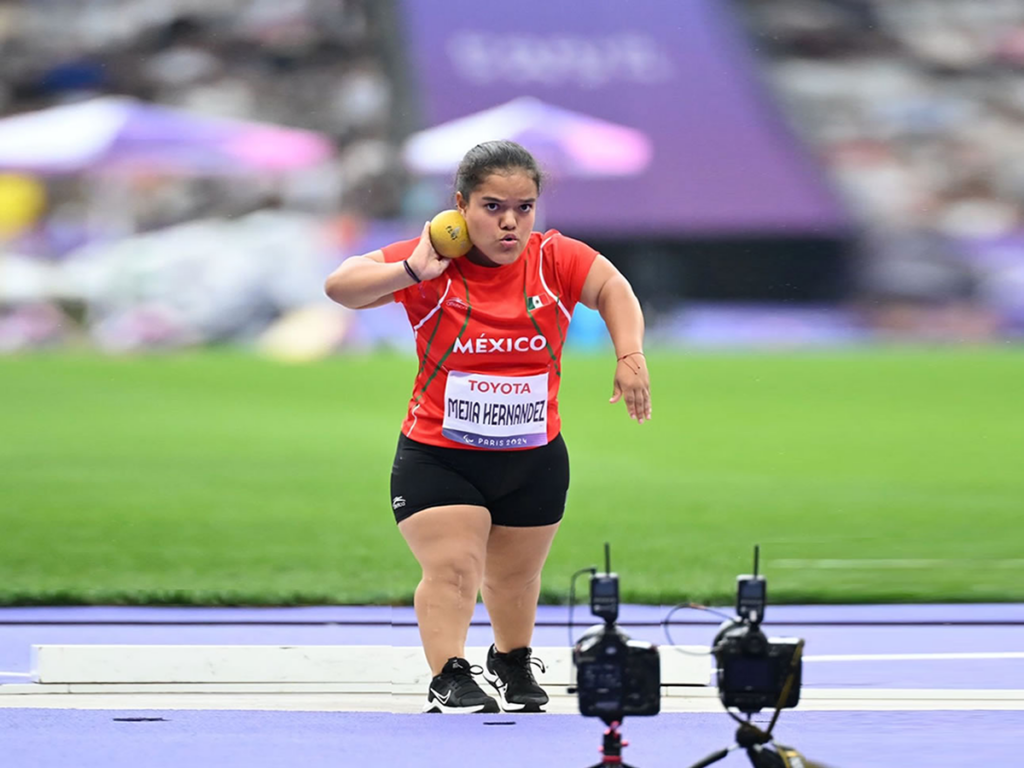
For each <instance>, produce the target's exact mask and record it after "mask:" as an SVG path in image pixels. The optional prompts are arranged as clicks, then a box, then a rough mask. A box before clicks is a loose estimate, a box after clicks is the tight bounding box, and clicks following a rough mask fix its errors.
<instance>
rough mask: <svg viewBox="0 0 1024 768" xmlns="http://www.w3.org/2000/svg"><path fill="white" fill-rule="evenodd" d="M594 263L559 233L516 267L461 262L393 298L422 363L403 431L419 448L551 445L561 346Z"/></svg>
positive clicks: (406, 244) (393, 251)
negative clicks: (423, 445) (404, 315)
mask: <svg viewBox="0 0 1024 768" xmlns="http://www.w3.org/2000/svg"><path fill="white" fill-rule="evenodd" d="M418 241H419V240H418V238H417V239H414V240H406V241H403V242H400V243H394V244H392V245H389V246H386V247H385V248H384V249H383V253H384V260H385V261H386V262H389V263H393V262H398V261H403V260H405V259H407V258H408V257H409V256H410V255H411V254H412V252H413V249H415V247H416V243H417V242H418ZM596 257H597V252H596V251H594V250H593V249H592V248H590V247H589V246H587V245H586V244H584V243H582V242H580V241H578V240H573V239H572V238H569V237H565V236H564V235H562V234H561V233H559V232H557V231H555V230H549V231H548V232H545V233H544V234H543V235H542V234H541V233H539V232H533V233H531V234H530V237H529V240H528V242H527V245H526V248H525V249H524V250H523V253H522V254H521V255H520V257H519V258H518V259H516V261H515V262H514V263H512V264H506V265H504V266H500V267H483V266H480V265H479V264H474V263H473V262H471V261H469V259H465V258H462V259H456V260H454V261H453V262H452V263H451V264H450V265H449V267H448V269H446V270H445V271H444V273H443V274H442V275H441V276H440V277H437V278H434V279H433V280H428V281H424V282H422V283H419V284H417V285H413V286H410V287H408V288H404V289H402V290H400V291H396V292H395V294H394V296H395V301H397V302H400V303H401V304H403V305H404V306H405V311H406V313H407V314H408V316H409V322H410V324H411V325H412V329H413V333H414V335H415V337H416V354H417V357H418V359H419V370H418V372H417V374H416V382H415V384H414V386H413V392H412V396H411V398H410V399H409V410H408V412H407V415H406V418H405V422H404V423H403V424H402V432H403V433H404V434H405V435H406V436H407V437H409V438H411V439H413V440H417V441H419V442H421V443H427V444H430V445H438V446H444V447H448V448H455V447H458V448H468V449H483V450H515V449H522V448H533V447H536V446H539V445H546V444H547V443H548V442H549V441H551V440H552V439H554V438H555V437H556V436H557V435H558V432H559V429H560V427H561V419H560V418H559V415H558V385H559V383H560V382H561V378H562V360H561V359H562V347H563V345H564V343H565V336H566V332H567V331H568V328H569V321H570V320H571V319H572V312H573V309H574V308H575V306H576V303H577V302H578V301H579V298H580V294H581V293H582V291H583V284H584V282H585V281H586V279H587V274H588V273H589V272H590V267H591V266H592V265H593V263H594V259H595V258H596Z"/></svg>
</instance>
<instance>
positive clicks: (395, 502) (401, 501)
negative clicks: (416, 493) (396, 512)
mask: <svg viewBox="0 0 1024 768" xmlns="http://www.w3.org/2000/svg"><path fill="white" fill-rule="evenodd" d="M404 506H405V497H404V496H395V498H394V499H392V500H391V508H392V509H398V508H399V507H404Z"/></svg>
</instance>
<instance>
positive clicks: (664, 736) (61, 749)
mask: <svg viewBox="0 0 1024 768" xmlns="http://www.w3.org/2000/svg"><path fill="white" fill-rule="evenodd" d="M117 718H163V719H162V720H159V721H141V722H130V721H129V722H126V721H123V720H118V719H117ZM0 721H2V725H3V727H0V755H3V765H4V766H5V768H67V766H75V768H121V767H122V766H124V767H125V768H127V767H128V766H133V767H134V766H145V768H180V767H181V766H189V767H190V768H224V767H225V766H245V767H246V768H270V767H271V766H274V767H276V766H291V765H296V764H301V765H302V766H303V768H319V767H320V766H323V767H324V768H339V767H342V766H370V767H371V768H454V767H455V766H474V767H476V766H482V767H484V768H524V766H526V767H528V768H549V767H550V768H574V767H576V766H578V767H579V768H585V767H586V766H590V765H593V764H594V763H596V762H598V761H599V759H600V757H599V755H598V752H597V747H598V746H599V745H600V743H601V733H602V730H603V725H602V724H601V723H600V721H597V720H593V719H589V718H582V717H574V716H569V715H539V716H538V715H534V716H526V717H513V716H510V715H494V716H492V717H487V716H485V717H476V716H469V717H443V716H440V717H430V716H426V715H390V714H376V713H321V712H238V711H220V712H195V711H167V712H154V711H149V710H147V711H144V712H136V711H131V710H124V711H111V710H104V711H85V710H60V711H53V710H0ZM488 723H500V724H494V725H488ZM734 728H735V724H734V723H733V722H732V721H731V720H730V719H729V718H728V717H727V716H726V715H725V714H724V713H722V714H665V715H660V716H658V717H653V718H633V719H627V721H626V722H625V724H624V726H623V736H624V737H625V739H626V741H627V742H628V743H629V745H628V746H627V747H626V748H625V750H624V752H623V757H624V758H625V760H626V761H627V762H628V763H629V764H631V765H634V766H637V767H638V768H687V767H688V766H690V765H692V764H693V763H694V762H696V761H697V760H698V759H700V758H702V757H704V756H705V755H707V754H709V753H711V752H713V751H715V750H717V749H721V748H723V747H726V746H728V745H730V744H731V743H732V739H733V733H734ZM775 733H776V736H777V737H778V739H779V741H781V742H782V743H784V744H791V745H793V746H795V747H796V748H798V749H799V750H800V751H801V752H802V753H803V754H804V755H805V756H806V757H808V758H809V759H812V760H819V761H822V762H823V763H824V764H826V765H829V766H833V768H896V766H901V767H902V766H922V767H923V766H928V768H961V767H962V766H965V765H992V766H1010V765H1016V764H1017V762H1018V757H1019V736H1020V734H1021V733H1024V712H984V713H981V712H924V713H916V712H885V713H875V712H801V711H799V710H794V711H791V712H785V713H783V716H782V718H781V719H780V720H779V724H778V725H777V727H776V729H775ZM749 764H750V763H749V761H748V759H747V757H746V756H745V755H742V754H730V755H729V756H728V757H727V758H726V759H725V760H724V761H722V762H721V763H719V765H722V766H732V767H733V768H735V767H736V766H747V765H749Z"/></svg>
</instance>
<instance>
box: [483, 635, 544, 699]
mask: <svg viewBox="0 0 1024 768" xmlns="http://www.w3.org/2000/svg"><path fill="white" fill-rule="evenodd" d="M532 653H533V651H532V650H531V649H530V648H516V649H515V650H514V651H509V652H508V653H498V650H497V649H496V648H495V647H494V646H493V645H492V646H491V649H490V650H489V651H487V673H486V674H485V675H484V679H485V680H486V681H487V682H488V683H490V684H491V685H492V686H494V690H496V691H497V692H498V701H499V702H500V703H501V708H502V709H503V710H505V711H506V712H543V711H544V710H543V709H541V707H543V706H544V705H545V704H547V703H548V695H547V694H546V693H544V689H543V688H541V687H540V686H539V685H537V680H536V679H535V678H534V676H533V669H531V667H532V666H537V667H539V668H540V671H541V672H546V671H547V670H546V669H545V667H544V662H543V661H541V660H540V659H534V658H532V657H531V654H532Z"/></svg>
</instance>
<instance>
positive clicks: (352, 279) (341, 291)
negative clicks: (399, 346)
mask: <svg viewBox="0 0 1024 768" xmlns="http://www.w3.org/2000/svg"><path fill="white" fill-rule="evenodd" d="M406 261H407V262H408V264H409V268H410V269H412V271H413V272H414V273H415V274H416V276H417V277H419V279H420V280H421V281H423V280H433V279H434V278H435V277H437V276H438V275H440V274H441V273H442V272H444V271H445V270H446V269H447V268H448V264H449V263H450V262H451V259H445V258H442V257H441V256H439V255H438V253H437V251H435V250H434V247H433V245H431V243H430V222H427V224H425V225H424V227H423V232H422V233H421V234H420V241H419V242H418V243H417V244H416V248H415V249H413V252H412V254H410V256H409V258H408V259H407V260H406ZM415 284H416V281H415V280H414V279H413V278H412V277H411V276H410V275H409V273H408V272H407V271H406V269H405V267H404V266H403V265H402V262H400V261H397V262H392V263H391V264H388V263H385V261H384V252H383V251H379V250H378V251H373V252H372V253H368V254H366V255H365V256H353V257H352V258H351V259H346V260H345V261H343V262H342V263H341V266H340V267H338V268H337V269H336V270H334V271H333V272H332V273H331V274H330V275H328V276H327V282H326V283H324V292H325V293H326V294H327V295H328V296H329V297H330V298H331V299H332V300H333V301H336V302H338V303H339V304H341V305H342V306H345V307H348V308H349V309H369V308H370V307H379V306H382V305H384V304H387V303H388V302H390V301H391V300H392V294H393V293H394V292H395V291H400V290H402V289H403V288H408V287H409V286H410V285H415Z"/></svg>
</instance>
